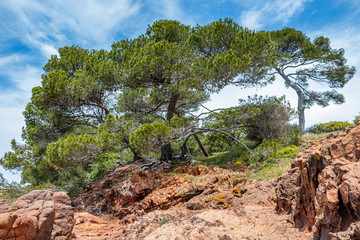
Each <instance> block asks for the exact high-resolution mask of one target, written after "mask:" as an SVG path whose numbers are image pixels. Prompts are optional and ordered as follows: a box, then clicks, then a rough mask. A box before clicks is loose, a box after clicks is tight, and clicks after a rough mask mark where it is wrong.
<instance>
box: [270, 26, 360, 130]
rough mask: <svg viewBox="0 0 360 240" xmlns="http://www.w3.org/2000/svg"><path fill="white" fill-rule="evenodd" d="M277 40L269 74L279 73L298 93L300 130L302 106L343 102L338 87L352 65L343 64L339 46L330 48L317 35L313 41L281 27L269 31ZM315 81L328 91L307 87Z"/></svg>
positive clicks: (353, 69) (348, 78)
mask: <svg viewBox="0 0 360 240" xmlns="http://www.w3.org/2000/svg"><path fill="white" fill-rule="evenodd" d="M270 34H271V36H272V38H273V40H274V41H275V42H276V43H277V53H276V59H277V61H276V62H275V63H274V64H273V65H272V68H273V69H272V71H269V75H271V76H273V75H274V74H279V75H280V76H281V77H282V78H283V80H284V83H285V86H286V87H291V88H293V89H294V90H295V91H296V93H297V95H298V109H297V110H298V112H299V129H300V131H301V133H303V132H304V127H305V115H304V111H305V108H309V107H310V106H312V105H314V104H317V105H320V106H323V107H326V106H328V105H329V104H330V103H331V102H333V103H335V104H341V103H343V102H344V97H343V95H342V94H340V93H338V92H337V91H335V90H334V89H335V88H342V87H344V86H345V84H346V83H347V82H348V81H349V80H350V79H352V77H353V76H354V74H355V67H351V66H348V65H346V59H345V57H344V50H343V49H332V48H331V46H330V40H329V39H328V38H326V37H323V36H320V37H317V38H315V39H314V40H313V41H311V40H310V38H309V37H307V36H306V35H305V34H304V33H303V32H301V31H297V30H295V29H292V28H284V29H282V30H276V31H272V32H270ZM311 82H315V83H319V84H322V85H327V86H329V88H330V89H332V90H327V91H323V92H316V91H312V90H311V89H309V86H310V83H311Z"/></svg>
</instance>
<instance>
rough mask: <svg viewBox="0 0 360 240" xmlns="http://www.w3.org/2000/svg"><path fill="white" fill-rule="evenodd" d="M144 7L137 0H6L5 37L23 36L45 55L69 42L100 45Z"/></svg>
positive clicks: (4, 8)
mask: <svg viewBox="0 0 360 240" xmlns="http://www.w3.org/2000/svg"><path fill="white" fill-rule="evenodd" d="M140 6H141V5H140V4H139V3H138V2H136V1H133V0H118V1H115V0H112V1H105V2H104V1H101V0H79V1H71V0H62V1H58V0H54V1H47V2H42V3H40V2H37V1H26V0H17V1H13V0H4V1H2V2H1V3H0V8H2V9H3V10H2V11H1V13H3V12H5V11H6V12H7V14H4V15H3V14H2V17H0V20H2V22H3V23H0V26H1V28H2V29H3V30H2V31H1V33H2V37H1V38H5V37H7V38H11V37H17V38H18V37H21V39H22V41H23V43H24V44H26V45H28V46H29V47H33V48H37V49H39V50H40V51H41V52H42V53H43V54H44V55H45V57H49V56H48V55H49V54H53V53H54V49H56V48H57V47H59V46H63V45H66V44H69V43H70V44H71V43H74V42H75V43H78V44H89V45H90V44H91V45H99V46H100V45H101V44H104V43H105V42H106V43H108V42H109V40H110V42H111V41H112V39H111V36H112V35H113V33H114V32H116V31H119V30H121V29H122V28H124V26H125V25H126V24H123V23H124V21H125V20H127V19H128V18H130V17H131V16H133V15H134V14H137V13H138V12H139V9H140ZM10 18H11V20H12V21H10ZM9 22H11V25H10V26H5V24H8V23H9ZM109 38H110V39H109Z"/></svg>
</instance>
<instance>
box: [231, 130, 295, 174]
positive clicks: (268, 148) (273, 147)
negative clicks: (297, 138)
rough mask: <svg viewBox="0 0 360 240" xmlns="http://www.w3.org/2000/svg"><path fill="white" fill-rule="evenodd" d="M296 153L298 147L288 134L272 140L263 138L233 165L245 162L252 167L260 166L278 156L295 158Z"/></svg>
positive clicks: (271, 161) (270, 162)
mask: <svg viewBox="0 0 360 240" xmlns="http://www.w3.org/2000/svg"><path fill="white" fill-rule="evenodd" d="M298 153H299V149H298V147H297V146H295V145H294V142H292V136H291V134H290V135H287V136H285V137H283V138H278V139H276V140H272V141H271V140H266V139H264V140H263V142H262V143H261V144H260V145H258V146H257V147H256V148H254V149H253V150H252V152H251V153H250V154H247V155H242V156H241V157H240V158H239V159H238V160H237V161H236V162H235V164H234V165H235V166H236V165H240V164H242V163H247V164H248V165H250V166H252V167H256V166H259V165H260V166H262V165H263V164H265V163H268V164H272V163H274V162H275V159H278V158H295V156H296V155H297V154H298Z"/></svg>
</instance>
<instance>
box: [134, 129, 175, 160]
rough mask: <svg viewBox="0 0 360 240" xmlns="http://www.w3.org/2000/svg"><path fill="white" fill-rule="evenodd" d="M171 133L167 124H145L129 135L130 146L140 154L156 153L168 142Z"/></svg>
mask: <svg viewBox="0 0 360 240" xmlns="http://www.w3.org/2000/svg"><path fill="white" fill-rule="evenodd" d="M172 133H173V131H172V127H171V126H170V125H169V123H168V122H154V123H145V124H143V125H142V126H140V127H139V128H138V129H136V130H135V131H134V132H132V133H131V134H130V144H131V145H132V146H133V147H134V148H136V149H139V151H141V152H142V153H145V154H151V153H156V152H157V151H159V149H160V148H161V146H163V145H165V144H166V143H169V142H170V139H171V138H172Z"/></svg>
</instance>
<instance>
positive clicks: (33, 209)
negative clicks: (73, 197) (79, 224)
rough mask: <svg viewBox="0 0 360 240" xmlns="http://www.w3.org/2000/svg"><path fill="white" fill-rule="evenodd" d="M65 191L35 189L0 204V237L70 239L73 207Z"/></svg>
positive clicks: (29, 239) (40, 239)
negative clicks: (10, 201)
mask: <svg viewBox="0 0 360 240" xmlns="http://www.w3.org/2000/svg"><path fill="white" fill-rule="evenodd" d="M70 204H71V202H70V198H69V197H68V196H67V194H66V193H64V192H55V193H54V192H53V191H52V190H35V191H32V192H30V193H28V194H25V195H23V196H21V197H20V198H18V199H17V200H16V202H15V203H13V204H12V205H11V206H9V205H7V204H6V203H4V202H2V204H1V205H2V206H1V207H0V209H1V213H0V239H12V240H13V239H15V240H17V239H22V240H34V239H36V240H46V239H54V240H55V239H56V240H60V239H61V240H62V239H64V240H65V239H70V237H71V231H72V228H73V226H74V224H75V221H74V208H72V207H71V206H70Z"/></svg>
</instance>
